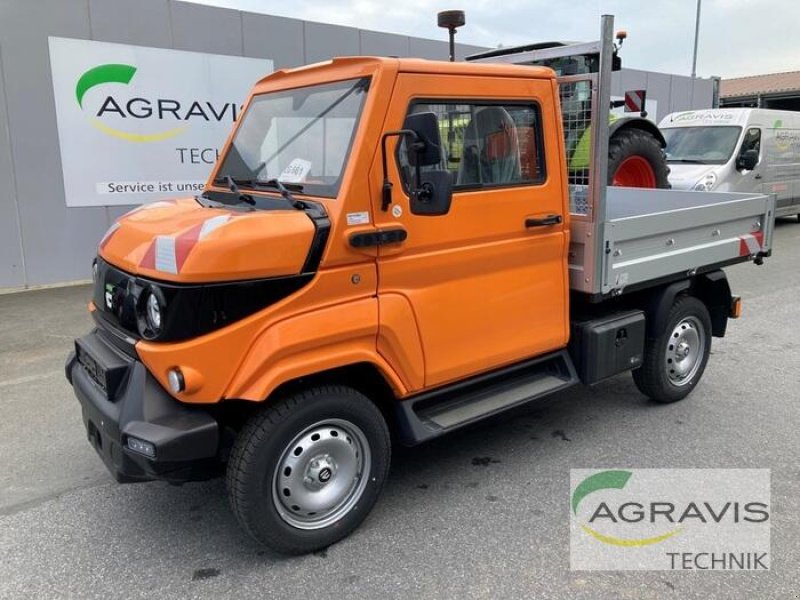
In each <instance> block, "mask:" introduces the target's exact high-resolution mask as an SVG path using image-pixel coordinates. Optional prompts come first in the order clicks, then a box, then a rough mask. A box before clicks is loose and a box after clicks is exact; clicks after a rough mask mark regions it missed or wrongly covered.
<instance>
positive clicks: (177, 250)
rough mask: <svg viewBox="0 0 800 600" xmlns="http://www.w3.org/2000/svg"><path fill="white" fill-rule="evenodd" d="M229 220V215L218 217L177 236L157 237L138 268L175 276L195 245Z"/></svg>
mask: <svg viewBox="0 0 800 600" xmlns="http://www.w3.org/2000/svg"><path fill="white" fill-rule="evenodd" d="M230 220H231V216H230V215H218V216H216V217H212V218H210V219H206V220H205V221H203V222H202V223H198V224H197V225H194V226H192V227H190V228H189V229H187V230H186V231H184V232H182V233H179V234H177V235H159V236H157V237H156V238H155V239H154V240H153V241H152V242H151V244H150V247H149V248H148V249H147V252H146V253H145V255H144V257H143V258H142V260H141V262H140V263H139V266H140V267H142V268H145V269H155V270H156V271H162V272H164V273H172V274H173V275H177V274H178V273H180V272H181V268H182V267H183V264H184V263H185V262H186V259H187V258H188V257H189V253H190V252H191V251H192V249H193V248H194V247H195V246H196V245H197V243H198V242H200V241H201V240H203V239H204V238H206V237H207V236H208V235H209V234H210V233H211V232H212V231H216V230H217V229H219V228H220V227H222V226H223V225H225V224H226V223H228V222H229V221H230Z"/></svg>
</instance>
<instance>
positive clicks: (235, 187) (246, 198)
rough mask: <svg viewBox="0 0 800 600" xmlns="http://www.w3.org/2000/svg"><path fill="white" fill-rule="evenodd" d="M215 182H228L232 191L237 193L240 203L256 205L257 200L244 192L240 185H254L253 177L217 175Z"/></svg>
mask: <svg viewBox="0 0 800 600" xmlns="http://www.w3.org/2000/svg"><path fill="white" fill-rule="evenodd" d="M214 183H224V184H226V185H227V186H228V189H229V190H230V191H231V193H232V194H235V195H236V198H237V199H238V200H239V203H244V204H249V205H250V206H253V205H255V203H256V201H255V200H254V199H253V197H252V196H251V195H249V194H245V193H243V192H242V191H241V190H240V189H239V186H240V185H252V183H253V182H252V180H251V179H238V178H237V179H234V178H233V177H231V176H230V175H224V176H223V177H217V178H216V179H214Z"/></svg>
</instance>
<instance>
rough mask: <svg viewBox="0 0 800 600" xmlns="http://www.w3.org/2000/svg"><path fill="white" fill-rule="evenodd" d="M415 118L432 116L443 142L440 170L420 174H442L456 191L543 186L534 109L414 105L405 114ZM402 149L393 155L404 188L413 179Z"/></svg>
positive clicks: (462, 104) (538, 122)
mask: <svg viewBox="0 0 800 600" xmlns="http://www.w3.org/2000/svg"><path fill="white" fill-rule="evenodd" d="M420 112H432V113H434V114H435V115H436V116H437V119H438V122H439V132H440V135H441V139H442V164H440V165H434V166H432V167H422V170H423V172H424V171H425V170H426V169H447V170H448V171H449V172H450V173H451V175H452V178H453V188H454V190H455V191H458V190H459V189H462V190H463V189H474V188H480V187H494V186H510V185H525V184H537V183H542V182H543V181H544V179H545V165H544V152H543V142H542V129H541V118H540V112H539V107H538V106H537V105H535V104H512V103H509V104H488V103H481V104H478V103H475V104H473V103H466V102H458V103H441V102H437V103H433V102H415V103H413V104H412V105H411V107H410V109H409V114H414V113H420ZM405 144H406V140H405V139H403V140H402V141H401V143H400V144H399V145H398V155H397V157H398V161H399V164H400V169H401V172H402V174H403V180H404V181H403V183H404V185H405V184H407V182H410V181H411V180H412V179H411V178H412V176H413V171H412V168H411V166H410V165H408V161H407V159H406V152H405ZM406 187H407V186H406Z"/></svg>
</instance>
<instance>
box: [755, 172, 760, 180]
mask: <svg viewBox="0 0 800 600" xmlns="http://www.w3.org/2000/svg"><path fill="white" fill-rule="evenodd" d="M753 179H761V173H756V174H755V175H754V176H753Z"/></svg>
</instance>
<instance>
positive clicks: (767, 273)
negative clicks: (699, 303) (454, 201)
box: [0, 220, 800, 600]
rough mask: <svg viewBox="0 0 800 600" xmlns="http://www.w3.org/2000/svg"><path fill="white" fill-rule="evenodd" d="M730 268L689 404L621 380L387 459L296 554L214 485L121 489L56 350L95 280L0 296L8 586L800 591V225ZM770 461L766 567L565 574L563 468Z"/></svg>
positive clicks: (79, 591)
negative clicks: (344, 531)
mask: <svg viewBox="0 0 800 600" xmlns="http://www.w3.org/2000/svg"><path fill="white" fill-rule="evenodd" d="M774 245H775V253H774V257H773V258H771V259H769V260H768V261H766V264H765V265H764V266H762V267H754V266H753V265H751V264H745V265H739V266H736V267H733V268H731V269H730V270H729V275H730V279H731V281H732V284H733V287H734V290H735V292H736V293H739V294H741V295H742V296H743V298H744V318H743V319H741V320H740V321H738V322H733V323H731V326H730V328H729V336H728V337H726V338H725V339H724V340H715V345H714V350H713V353H714V355H713V357H712V359H711V362H710V364H709V367H708V370H707V371H706V374H705V377H704V380H703V382H702V383H701V384H700V386H699V387H698V388H697V390H696V391H695V392H694V394H693V395H692V396H690V397H689V398H688V399H687V400H685V401H683V402H680V403H677V404H673V405H667V406H658V405H654V404H652V403H650V402H647V401H646V400H645V399H644V398H643V397H642V396H640V395H639V394H638V393H637V391H636V389H635V388H634V386H633V384H632V382H631V381H630V378H629V377H628V376H621V377H618V378H615V379H613V380H611V381H608V382H606V383H603V384H601V385H599V386H598V387H596V388H595V389H591V390H589V389H576V390H572V391H569V392H568V393H563V394H561V395H560V396H558V397H557V398H556V400H555V401H554V402H553V403H551V404H549V405H548V406H545V407H539V408H536V409H531V410H528V411H527V412H524V413H522V414H518V415H515V416H514V417H511V418H505V419H502V420H499V421H496V422H493V423H490V424H488V425H486V426H483V427H479V428H476V429H472V430H470V431H466V432H462V433H457V434H455V435H452V436H450V437H448V438H445V439H442V440H439V441H436V442H433V443H430V444H428V445H425V446H423V447H419V448H417V449H414V450H405V451H401V452H398V453H397V454H396V455H395V457H394V460H393V467H392V471H391V475H390V480H389V483H388V485H387V488H386V491H385V493H384V495H383V497H382V499H381V501H380V502H379V503H378V505H377V506H376V508H375V510H374V512H373V514H372V515H371V516H370V518H369V519H368V520H367V521H366V523H365V524H364V525H363V526H362V527H361V528H360V529H359V530H358V531H357V532H356V533H355V534H354V535H352V536H351V537H350V538H348V539H346V540H344V541H342V542H340V543H339V544H336V545H335V546H332V547H331V548H329V549H328V550H326V551H324V552H320V553H317V554H314V555H310V556H306V557H301V558H285V557H281V556H276V555H274V554H272V553H270V552H269V551H266V550H264V549H262V548H260V547H259V546H258V545H256V544H255V543H254V542H252V541H250V540H249V539H248V538H247V537H245V535H244V534H242V533H241V532H240V530H239V529H238V528H237V526H236V523H235V522H234V519H233V517H232V515H231V513H230V512H229V510H228V507H227V505H226V500H225V496H224V488H223V485H222V482H221V481H212V482H207V483H200V484H187V485H184V486H183V487H172V486H169V485H166V484H163V483H147V484H137V485H128V486H120V485H117V484H116V483H114V482H113V481H112V479H111V477H110V476H109V475H108V474H107V473H106V471H105V468H104V467H103V465H102V464H101V462H100V460H99V459H98V458H97V456H96V455H95V453H94V450H93V449H92V448H91V447H90V446H89V444H88V443H87V441H86V438H85V434H84V430H83V425H82V423H81V419H80V415H79V408H78V404H77V401H76V400H75V398H74V396H73V394H72V391H71V389H70V387H69V385H68V384H67V382H66V381H65V379H64V375H63V362H64V358H65V356H66V355H67V352H68V351H69V349H70V347H71V345H72V339H73V338H74V337H75V336H78V335H80V334H82V333H83V332H85V331H87V330H88V329H89V327H90V320H89V318H88V316H87V315H86V312H85V310H84V305H85V302H86V300H87V297H88V288H86V287H76V288H64V289H53V290H44V291H36V292H28V293H21V294H16V295H7V296H0V409H2V412H1V413H0V598H26V597H30V598H56V597H71V598H72V597H74V598H95V597H97V598H104V597H113V598H139V597H141V598H145V597H157V598H188V597H192V598H219V597H234V596H235V597H236V598H250V597H271V598H282V599H284V598H305V599H310V598H326V597H338V598H394V597H397V598H455V597H458V598H511V597H527V598H534V597H538V598H586V599H592V600H595V599H601V598H637V599H638V598H680V599H687V598H703V599H708V598H725V599H729V598H763V599H767V598H770V599H771V598H776V599H777V598H791V599H797V598H798V597H800V596H798V594H799V593H800V541H798V540H800V520H799V519H798V518H797V510H798V508H799V506H798V498H800V461H798V449H799V448H800V444H798V441H799V440H800V433H799V432H800V392H798V389H799V388H800V335H799V334H800V327H798V319H800V311H798V308H797V307H798V298H800V269H799V268H798V265H800V225H798V224H797V223H796V222H795V221H793V220H792V221H786V222H781V223H780V224H779V226H778V228H777V232H776V236H775V244H774ZM609 466H615V467H641V468H644V467H700V468H704V467H718V468H735V467H749V468H769V469H771V470H772V553H771V554H772V570H771V571H769V572H738V573H722V572H714V573H709V572H574V571H570V570H569V538H568V534H569V527H568V495H569V470H570V468H581V467H609Z"/></svg>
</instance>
